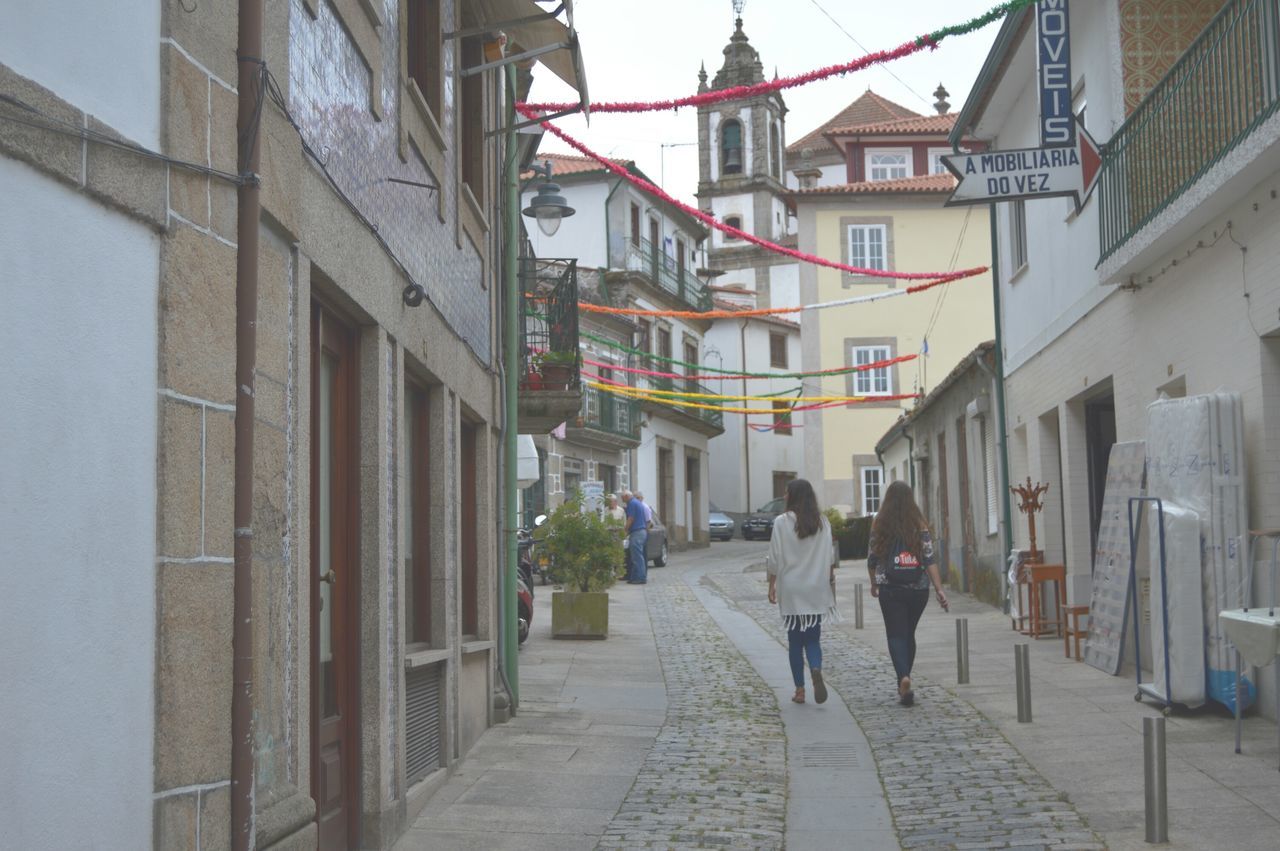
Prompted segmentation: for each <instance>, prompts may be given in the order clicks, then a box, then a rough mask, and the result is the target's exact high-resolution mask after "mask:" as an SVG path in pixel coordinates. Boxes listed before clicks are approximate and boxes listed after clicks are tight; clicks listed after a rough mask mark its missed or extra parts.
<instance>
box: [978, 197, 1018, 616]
mask: <svg viewBox="0 0 1280 851" xmlns="http://www.w3.org/2000/svg"><path fill="white" fill-rule="evenodd" d="M988 209H989V221H990V229H991V301H992V303H993V304H994V306H995V316H996V340H995V350H994V352H993V353H994V355H995V362H996V363H995V369H994V370H993V369H992V368H991V367H988V366H987V364H986V362H985V361H983V359H982V358H981V357H979V358H978V365H979V366H981V367H982V368H983V369H984V370H986V371H987V374H989V375H990V376H991V380H992V381H993V382H994V383H995V385H996V417H997V418H998V419H999V421H1000V428H998V429H996V437H997V438H999V443H1000V446H999V448H998V449H997V450H996V451H997V454H999V456H1000V516H1001V520H1002V521H1003V523H1004V534H1003V535H1001V536H1000V537H1001V539H1002V541H1003V543H1004V555H1005V557H1007V556H1008V554H1009V553H1010V552H1012V551H1013V509H1012V508H1011V507H1010V499H1011V497H1010V496H1009V442H1008V420H1007V419H1006V412H1005V405H1004V344H1003V336H1002V334H1001V327H1002V323H1003V317H1002V315H1001V311H1000V240H999V237H998V231H997V230H996V205H995V204H992V205H990V207H989V208H988ZM1002 563H1003V562H1002ZM999 573H1000V592H1001V599H1003V600H1004V611H1005V612H1006V613H1008V611H1009V589H1008V587H1007V586H1008V576H1007V571H1004V570H1001V571H999Z"/></svg>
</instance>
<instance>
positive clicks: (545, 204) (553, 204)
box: [521, 160, 577, 236]
mask: <svg viewBox="0 0 1280 851" xmlns="http://www.w3.org/2000/svg"><path fill="white" fill-rule="evenodd" d="M552 168H553V166H552V165H551V161H550V160H547V161H546V162H544V163H543V164H542V165H536V164H535V165H533V166H531V170H532V171H533V173H534V175H536V176H540V177H542V179H543V182H542V185H540V186H539V187H538V194H537V195H535V196H534V197H533V200H532V201H530V202H529V206H528V207H525V208H524V209H523V210H521V212H522V213H524V215H526V216H528V217H529V218H531V219H537V220H538V229H539V230H540V231H542V232H543V233H544V234H546V235H547V236H554V235H555V232H556V231H558V230H559V229H560V220H561V219H563V218H565V217H566V216H572V215H573V214H574V213H575V212H577V211H576V210H574V209H573V208H572V207H570V206H569V203H568V202H567V201H565V200H564V196H563V195H561V194H560V187H559V185H557V184H555V183H552V182H551V171H552Z"/></svg>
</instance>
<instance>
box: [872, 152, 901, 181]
mask: <svg viewBox="0 0 1280 851" xmlns="http://www.w3.org/2000/svg"><path fill="white" fill-rule="evenodd" d="M910 176H911V151H909V150H907V149H905V148H901V149H882V150H871V151H867V180H898V179H900V178H903V177H910Z"/></svg>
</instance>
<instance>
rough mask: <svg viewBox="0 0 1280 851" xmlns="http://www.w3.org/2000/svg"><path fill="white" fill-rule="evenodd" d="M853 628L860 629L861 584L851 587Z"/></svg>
mask: <svg viewBox="0 0 1280 851" xmlns="http://www.w3.org/2000/svg"><path fill="white" fill-rule="evenodd" d="M853 628H854V629H862V583H861V582H859V583H858V584H857V585H854V586H853Z"/></svg>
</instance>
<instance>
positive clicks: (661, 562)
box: [644, 511, 669, 567]
mask: <svg viewBox="0 0 1280 851" xmlns="http://www.w3.org/2000/svg"><path fill="white" fill-rule="evenodd" d="M668 553H669V551H668V550H667V527H666V526H664V525H663V524H662V520H661V519H660V518H659V517H658V512H656V511H655V512H653V525H651V526H650V527H649V539H648V541H647V542H645V545H644V557H645V558H646V559H648V560H649V561H651V562H653V566H654V567H666V566H667V555H668Z"/></svg>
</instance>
